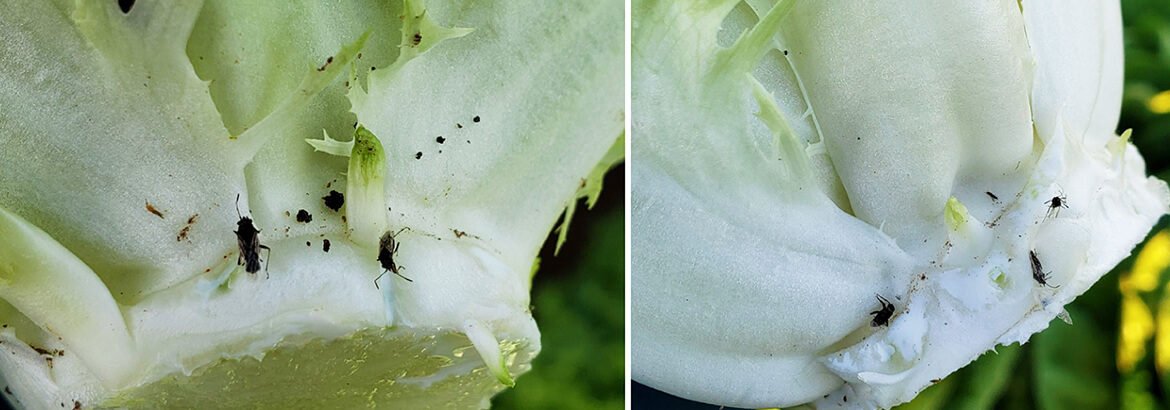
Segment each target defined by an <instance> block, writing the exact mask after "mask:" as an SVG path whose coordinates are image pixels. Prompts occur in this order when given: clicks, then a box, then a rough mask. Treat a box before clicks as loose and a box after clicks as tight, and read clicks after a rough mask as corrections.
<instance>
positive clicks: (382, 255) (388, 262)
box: [374, 228, 414, 289]
mask: <svg viewBox="0 0 1170 410" xmlns="http://www.w3.org/2000/svg"><path fill="white" fill-rule="evenodd" d="M405 230H406V228H402V229H399V230H398V232H394V233H390V231H386V233H384V234H382V239H379V240H378V263H381V264H382V269H385V270H383V271H382V274H381V275H378V277H376V278H374V287H375V288H379V289H381V287H379V286H378V279H381V278H382V275H385V274H386V272H391V273H393V274H395V275H398V277H400V278H402V279H406V281H407V282H414V281H413V280H410V278H408V277H406V276H402V273H400V272H399V271H401V270H406V267H403V266H398V264H397V263H394V255H397V254H398V245H401V244H402V243H400V242H398V241H395V240H394V237H395V236H398V234H400V233H402V231H405Z"/></svg>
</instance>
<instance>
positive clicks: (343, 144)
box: [305, 130, 354, 157]
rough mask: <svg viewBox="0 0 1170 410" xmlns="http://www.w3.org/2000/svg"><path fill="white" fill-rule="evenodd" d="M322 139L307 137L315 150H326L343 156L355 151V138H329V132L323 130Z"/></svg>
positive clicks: (331, 153) (325, 151) (328, 152)
mask: <svg viewBox="0 0 1170 410" xmlns="http://www.w3.org/2000/svg"><path fill="white" fill-rule="evenodd" d="M321 135H322V139H319V140H315V139H312V138H305V142H307V143H309V145H312V146H313V150H315V151H320V152H324V153H326V154H329V155H337V156H341V157H348V156H349V154H350V153H351V152H353V144H354V140H349V141H338V140H335V139H332V138H329V132H328V131H325V130H321Z"/></svg>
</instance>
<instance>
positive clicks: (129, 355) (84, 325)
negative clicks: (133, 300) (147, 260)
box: [0, 208, 137, 388]
mask: <svg viewBox="0 0 1170 410" xmlns="http://www.w3.org/2000/svg"><path fill="white" fill-rule="evenodd" d="M0 242H3V243H4V244H5V245H4V246H0V299H4V300H5V301H7V302H8V303H10V304H12V306H14V307H16V309H18V310H20V313H22V314H24V315H25V316H27V317H28V318H29V319H30V320H32V321H33V322H34V323H36V324H37V325H39V326H40V327H41V328H42V329H44V330H45V331H46V332H48V333H50V334H53V335H56V336H57V337H60V338H61V342H62V343H64V344H65V346H67V349H66V350H67V353H66V354H76V355H77V356H79V357H81V360H82V361H83V362H85V363H86V364H87V365H88V366H89V368H90V369H91V370H92V371H93V372H94V373H95V374H96V375H97V376H98V378H99V379H100V380H101V382H102V384H103V385H105V386H106V387H108V388H112V387H120V386H122V385H123V384H124V383H125V382H127V381H128V380H127V378H128V377H129V376H130V375H131V374H132V373H133V372H134V371H135V370H136V369H137V357H136V356H135V354H136V353H135V352H136V349H135V344H134V340H133V339H132V338H131V336H130V333H129V331H128V330H127V329H126V322H125V321H124V319H123V318H122V312H121V311H120V310H119V308H118V304H117V303H116V302H114V298H113V296H112V295H110V291H109V289H107V288H106V285H105V284H104V283H102V281H101V279H100V278H98V276H97V275H96V274H94V272H93V271H92V270H90V268H89V267H88V266H86V265H85V263H83V262H82V261H81V260H80V259H78V258H77V257H76V256H74V255H73V253H72V252H70V251H69V250H68V249H65V247H63V246H61V244H59V243H57V241H56V240H54V239H53V238H51V237H49V235H48V234H46V233H45V232H44V231H42V230H40V229H39V228H37V227H36V226H33V225H32V224H30V223H29V222H28V221H25V220H24V219H22V218H20V217H19V216H17V215H15V214H12V213H9V212H8V211H6V210H4V209H3V208H0Z"/></svg>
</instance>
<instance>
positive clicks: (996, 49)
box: [631, 0, 1170, 408]
mask: <svg viewBox="0 0 1170 410" xmlns="http://www.w3.org/2000/svg"><path fill="white" fill-rule="evenodd" d="M633 14H634V21H633V24H634V26H633V43H634V44H633V47H632V62H631V65H632V70H633V71H632V78H633V84H632V93H633V96H632V98H633V111H634V117H633V131H632V132H633V133H634V135H635V137H634V139H633V152H632V155H633V156H634V157H635V158H636V160H635V161H634V162H633V164H632V167H631V172H632V183H633V185H632V186H633V191H632V192H633V196H632V198H631V204H632V210H631V212H632V215H631V220H632V228H631V229H632V235H633V237H632V240H633V242H632V252H633V253H632V255H631V257H632V266H633V272H632V280H633V282H632V283H631V288H632V292H633V293H632V297H633V300H632V305H631V306H632V309H633V312H632V320H633V322H632V331H633V335H632V340H633V346H632V349H633V350H632V352H631V354H632V357H633V363H632V364H633V377H634V379H635V380H637V381H639V382H642V383H645V384H647V385H649V386H651V387H654V388H657V389H660V390H663V391H666V392H669V393H671V394H675V395H678V396H682V397H685V398H689V399H693V400H698V401H703V402H708V403H714V404H721V405H731V406H737V407H776V406H781V407H783V406H794V405H799V404H803V403H808V404H812V405H813V406H815V407H817V408H835V407H838V406H841V407H853V408H877V407H891V406H893V405H896V404H898V403H902V402H905V401H908V400H910V399H912V398H913V397H914V396H915V395H916V394H917V393H918V392H919V391H921V390H922V389H924V388H926V387H927V386H929V385H930V381H931V380H933V379H939V378H942V377H945V376H946V375H948V374H950V373H951V372H953V371H955V370H956V369H958V368H960V367H962V366H964V365H966V364H967V363H969V362H971V361H972V360H974V359H975V358H976V357H978V356H979V355H980V354H981V353H983V352H985V351H987V350H989V349H992V348H994V346H996V345H997V344H1008V343H1013V342H1021V343H1022V342H1025V341H1027V340H1028V338H1029V336H1030V335H1032V334H1033V333H1035V332H1038V331H1040V330H1042V329H1044V328H1045V327H1046V326H1047V325H1048V323H1049V322H1050V321H1051V320H1052V319H1053V318H1055V317H1057V316H1061V317H1067V316H1065V314H1064V313H1063V312H1064V311H1063V308H1062V307H1063V306H1064V305H1065V304H1067V303H1069V302H1070V301H1072V300H1073V299H1074V298H1075V297H1076V296H1077V295H1080V294H1081V293H1083V292H1084V291H1085V290H1086V289H1088V288H1089V286H1091V285H1092V284H1093V283H1094V282H1095V281H1096V280H1097V279H1098V278H1100V277H1101V275H1103V274H1104V273H1106V272H1107V271H1109V270H1110V269H1111V268H1112V267H1113V266H1114V265H1115V264H1116V263H1118V262H1119V261H1120V260H1121V259H1122V258H1124V257H1125V256H1127V255H1128V254H1129V253H1130V251H1131V249H1132V248H1133V246H1134V245H1135V244H1136V243H1137V242H1139V241H1140V240H1141V239H1142V238H1143V237H1144V236H1145V234H1146V232H1147V231H1148V230H1149V229H1150V227H1151V226H1152V225H1153V224H1154V222H1155V221H1156V220H1157V219H1158V218H1159V217H1160V216H1161V215H1163V214H1165V213H1166V212H1167V210H1168V203H1170V195H1168V193H1167V187H1166V184H1165V183H1164V182H1162V181H1160V180H1157V179H1154V178H1148V177H1147V176H1146V175H1145V169H1144V163H1143V161H1142V158H1141V156H1140V155H1139V153H1138V152H1137V151H1136V149H1135V148H1134V147H1133V146H1132V145H1130V144H1129V143H1128V137H1129V135H1128V133H1123V134H1122V135H1120V136H1119V135H1116V134H1114V128H1115V127H1116V124H1117V118H1118V113H1119V110H1120V99H1121V84H1122V54H1121V50H1122V45H1121V22H1120V10H1119V6H1118V3H1117V2H1116V1H1105V2H1080V3H1076V4H1069V3H1066V2H1057V1H1029V0H1024V1H1022V2H1017V1H1010V0H1007V1H993V2H934V1H913V2H849V1H799V0H785V1H778V2H770V1H768V0H746V1H737V0H723V1H688V0H635V1H634V9H633ZM1054 197H1061V198H1064V199H1065V200H1064V201H1062V206H1061V207H1059V208H1058V209H1057V208H1050V207H1051V206H1052V204H1051V202H1049V201H1051V200H1052V198H1054ZM1032 252H1034V253H1035V255H1036V256H1037V260H1038V261H1039V262H1040V264H1041V265H1042V266H1041V272H1040V273H1041V274H1046V275H1048V276H1047V277H1046V281H1047V284H1048V285H1049V286H1043V285H1041V284H1040V283H1038V281H1037V280H1035V278H1034V277H1033V269H1032V265H1031V258H1030V254H1031V253H1032ZM878 295H880V296H882V297H884V298H886V299H889V300H890V301H891V302H892V303H893V305H894V312H893V315H892V318H891V319H890V320H889V323H888V325H883V326H877V327H873V326H871V323H870V322H871V320H872V319H873V318H874V317H873V316H872V315H871V312H873V311H876V310H878V309H879V308H880V307H881V305H880V304H879V302H878V299H877V297H876V296H878ZM1074 319H1075V318H1074Z"/></svg>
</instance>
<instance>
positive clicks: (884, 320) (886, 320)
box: [869, 295, 894, 327]
mask: <svg viewBox="0 0 1170 410" xmlns="http://www.w3.org/2000/svg"><path fill="white" fill-rule="evenodd" d="M874 296H877V300H878V303H881V304H882V307H881V309H878V310H875V311H873V312H869V314H871V315H873V321H872V322H869V325H870V326H872V327H878V326H886V325H888V324H890V318H891V317H893V316H894V304H893V303H890V301H889V300H887V299H886V298H883V297H882V295H874Z"/></svg>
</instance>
